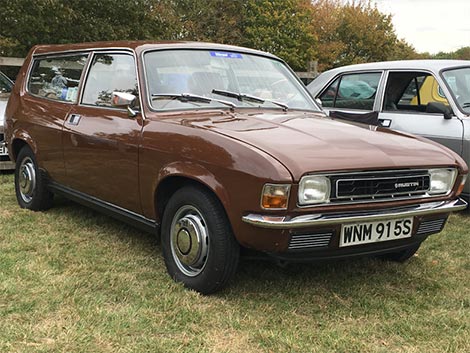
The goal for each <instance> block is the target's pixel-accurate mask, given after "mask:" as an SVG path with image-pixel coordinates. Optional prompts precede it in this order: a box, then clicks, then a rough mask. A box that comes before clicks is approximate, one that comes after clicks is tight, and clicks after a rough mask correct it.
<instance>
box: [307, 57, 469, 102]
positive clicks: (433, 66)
mask: <svg viewBox="0 0 470 353" xmlns="http://www.w3.org/2000/svg"><path fill="white" fill-rule="evenodd" d="M462 66H470V60H437V59H435V60H399V61H381V62H374V63H366V64H355V65H348V66H341V67H337V68H335V69H331V70H328V71H325V72H323V73H322V74H321V75H319V76H318V77H317V78H316V79H315V80H313V81H312V82H311V83H310V84H309V85H308V89H309V91H310V92H311V93H312V94H313V95H316V94H317V93H318V91H319V90H321V89H322V88H323V86H324V85H325V84H326V83H327V82H328V81H330V79H331V78H332V77H333V76H336V75H337V74H338V73H345V72H356V71H365V70H405V69H406V70H427V71H431V72H434V73H438V72H439V71H441V70H442V69H448V68H453V67H462Z"/></svg>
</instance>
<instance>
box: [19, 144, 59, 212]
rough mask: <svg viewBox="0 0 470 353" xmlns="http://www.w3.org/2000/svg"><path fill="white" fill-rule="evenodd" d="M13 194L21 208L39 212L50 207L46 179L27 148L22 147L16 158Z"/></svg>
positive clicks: (51, 197) (50, 195)
mask: <svg viewBox="0 0 470 353" xmlns="http://www.w3.org/2000/svg"><path fill="white" fill-rule="evenodd" d="M15 192H16V199H17V200H18V204H19V205H20V206H21V207H22V208H27V209H29V210H33V211H41V210H47V209H48V208H50V207H51V206H52V201H53V194H52V193H51V192H50V191H49V190H47V178H46V177H45V174H44V173H43V172H41V171H40V170H39V168H38V164H37V162H36V157H35V156H34V153H33V151H32V150H31V148H30V147H29V146H24V147H23V148H22V149H21V150H20V152H19V153H18V157H17V158H16V167H15Z"/></svg>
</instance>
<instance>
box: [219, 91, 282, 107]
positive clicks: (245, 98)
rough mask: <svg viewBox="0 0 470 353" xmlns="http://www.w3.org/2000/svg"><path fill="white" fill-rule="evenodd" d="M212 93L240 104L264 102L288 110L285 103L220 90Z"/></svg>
mask: <svg viewBox="0 0 470 353" xmlns="http://www.w3.org/2000/svg"><path fill="white" fill-rule="evenodd" d="M212 93H213V94H218V95H220V96H224V97H229V98H235V99H237V100H238V101H240V102H243V101H246V102H253V103H261V104H263V103H264V102H269V103H272V104H275V105H277V106H279V107H281V108H282V109H283V110H284V111H287V109H289V106H288V105H287V104H285V103H281V102H278V101H273V100H270V99H264V98H260V97H256V96H252V95H250V94H245V93H236V92H231V91H225V90H220V89H213V90H212Z"/></svg>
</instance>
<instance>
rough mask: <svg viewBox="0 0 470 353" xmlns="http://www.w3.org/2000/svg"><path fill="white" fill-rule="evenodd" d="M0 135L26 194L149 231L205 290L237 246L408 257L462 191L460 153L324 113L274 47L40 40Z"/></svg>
mask: <svg viewBox="0 0 470 353" xmlns="http://www.w3.org/2000/svg"><path fill="white" fill-rule="evenodd" d="M6 142H7V144H8V145H7V147H8V151H9V153H10V157H11V159H12V160H14V161H15V162H16V174H15V185H16V196H17V199H18V203H19V204H20V206H21V207H24V208H28V209H31V210H44V209H47V208H49V207H50V206H51V204H52V198H53V195H54V194H62V195H65V196H67V197H69V198H71V199H73V200H76V201H78V202H81V203H83V204H86V205H89V206H91V207H93V208H96V209H99V210H102V211H104V212H106V213H108V214H110V215H112V216H116V217H117V218H119V219H122V220H124V221H127V222H129V223H132V224H135V225H137V226H140V227H141V228H143V229H145V230H149V231H151V232H157V231H158V232H159V233H160V235H161V241H162V251H163V256H164V258H165V262H166V266H167V269H168V272H169V273H170V275H171V276H172V277H173V278H175V279H176V280H177V281H181V282H183V283H184V285H185V286H187V287H189V288H193V289H195V290H197V291H199V292H202V293H211V292H214V291H216V290H218V289H220V288H222V287H223V286H224V285H225V284H227V282H228V281H229V279H230V278H231V277H232V276H233V274H234V273H235V271H236V268H237V264H238V260H239V254H240V250H241V249H245V248H248V249H254V250H259V251H262V252H264V253H266V254H269V255H270V256H272V257H274V258H277V259H281V260H287V261H306V260H312V259H326V258H343V257H349V256H356V255H383V257H386V258H388V259H391V260H396V261H404V260H406V259H407V258H409V257H410V256H412V255H413V254H414V253H415V252H416V250H417V249H418V247H419V246H420V244H421V242H422V241H423V240H425V239H426V237H427V236H429V235H430V234H433V233H438V232H440V231H441V230H442V228H443V227H444V224H445V222H446V219H447V217H448V215H449V213H450V212H452V211H457V210H462V209H464V208H465V207H466V203H465V202H464V201H462V200H461V199H459V197H458V196H459V194H460V193H461V191H462V188H463V185H464V183H465V179H466V176H467V172H468V167H467V166H466V164H465V162H464V161H463V160H462V159H461V158H460V157H459V156H458V155H457V154H456V153H454V152H452V151H451V150H449V149H447V148H445V147H442V146H440V145H438V144H436V143H434V142H431V141H429V140H426V139H423V138H420V137H415V136H411V135H408V134H405V133H399V132H396V131H392V130H387V129H383V128H381V127H377V126H369V125H364V124H359V123H345V122H340V121H335V120H332V119H331V118H329V117H327V116H325V114H324V113H322V112H321V110H320V109H319V107H318V106H317V105H316V103H315V102H314V100H313V98H312V97H311V96H310V94H309V93H308V92H307V90H306V89H305V87H304V86H303V85H302V84H301V82H300V81H299V80H298V79H297V78H296V76H295V75H294V74H293V73H292V71H291V70H290V69H289V68H288V66H287V65H286V64H285V63H284V62H283V61H282V60H280V59H279V58H277V57H275V56H273V55H270V54H267V53H264V52H260V51H256V50H251V49H246V48H239V47H233V46H225V45H217V44H208V43H179V42H174V43H173V42H168V43H155V42H112V43H110V42H105V43H88V44H75V45H44V46H36V47H34V48H33V49H32V50H31V52H30V54H29V55H28V57H27V59H26V61H25V63H24V66H23V67H22V69H21V71H20V73H19V75H18V79H17V81H16V83H15V86H14V88H13V93H12V95H11V97H10V100H9V103H8V106H7V109H6Z"/></svg>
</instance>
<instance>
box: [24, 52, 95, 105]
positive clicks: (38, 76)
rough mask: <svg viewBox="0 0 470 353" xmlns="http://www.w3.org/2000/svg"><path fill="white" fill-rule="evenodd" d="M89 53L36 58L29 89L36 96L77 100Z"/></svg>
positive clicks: (69, 100)
mask: <svg viewBox="0 0 470 353" xmlns="http://www.w3.org/2000/svg"><path fill="white" fill-rule="evenodd" d="M87 57H88V54H82V55H73V56H57V57H48V58H44V59H36V60H34V63H33V68H32V70H31V74H30V76H29V80H28V91H29V92H30V93H31V94H34V95H36V96H40V97H45V98H49V99H53V100H58V101H64V102H75V101H76V100H77V96H78V85H79V83H80V77H81V75H82V71H83V68H84V67H85V64H86V61H87Z"/></svg>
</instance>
